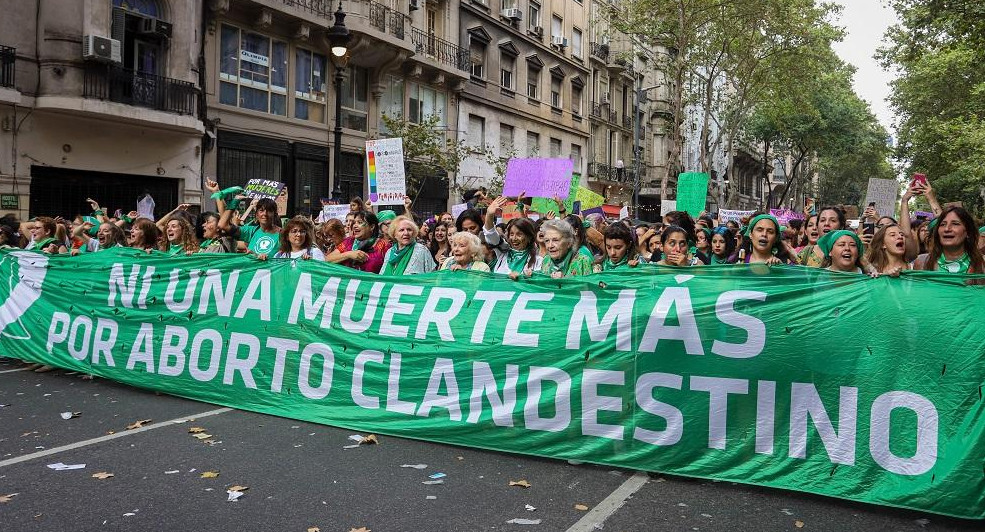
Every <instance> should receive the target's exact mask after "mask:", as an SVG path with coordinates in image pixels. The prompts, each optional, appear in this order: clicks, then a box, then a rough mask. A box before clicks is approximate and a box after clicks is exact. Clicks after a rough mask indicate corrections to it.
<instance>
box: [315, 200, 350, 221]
mask: <svg viewBox="0 0 985 532" xmlns="http://www.w3.org/2000/svg"><path fill="white" fill-rule="evenodd" d="M321 212H323V213H324V214H325V216H322V219H324V220H331V219H332V218H335V219H336V220H339V221H340V222H344V221H345V215H347V214H349V204H345V205H322V208H321Z"/></svg>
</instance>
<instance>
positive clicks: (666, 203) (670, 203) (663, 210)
mask: <svg viewBox="0 0 985 532" xmlns="http://www.w3.org/2000/svg"><path fill="white" fill-rule="evenodd" d="M676 210H677V200H663V201H661V202H660V216H667V213H670V212H674V211H676Z"/></svg>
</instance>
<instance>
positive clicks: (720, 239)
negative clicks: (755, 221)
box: [708, 225, 737, 266]
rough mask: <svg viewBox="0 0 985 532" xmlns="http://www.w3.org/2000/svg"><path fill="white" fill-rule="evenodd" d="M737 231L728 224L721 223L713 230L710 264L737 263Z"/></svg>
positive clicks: (709, 255)
mask: <svg viewBox="0 0 985 532" xmlns="http://www.w3.org/2000/svg"><path fill="white" fill-rule="evenodd" d="M735 248H736V244H735V233H734V232H733V231H732V230H731V229H729V228H728V227H727V226H724V225H720V226H718V227H716V228H715V230H714V231H712V234H711V247H710V249H709V253H708V258H709V262H708V264H709V265H711V266H714V265H716V264H735V261H736V260H737V258H736V256H735Z"/></svg>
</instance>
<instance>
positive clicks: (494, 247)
mask: <svg viewBox="0 0 985 532" xmlns="http://www.w3.org/2000/svg"><path fill="white" fill-rule="evenodd" d="M206 185H207V188H208V189H209V190H210V192H212V197H213V198H214V199H215V200H216V204H217V210H216V211H214V212H203V213H201V214H197V215H196V214H193V213H192V211H191V210H190V208H189V206H188V205H185V204H183V205H179V206H178V207H177V208H176V209H174V210H173V211H171V212H169V213H167V214H166V215H164V216H163V217H161V218H160V219H158V220H151V219H149V218H146V217H141V216H139V215H138V213H137V212H136V211H132V212H129V213H126V214H123V213H122V212H119V211H117V212H116V213H115V215H114V216H110V215H108V213H107V211H106V210H105V209H103V208H102V207H101V206H100V205H99V203H98V202H97V201H95V200H92V199H89V200H87V201H88V202H89V204H90V206H91V210H92V211H91V212H90V213H86V214H80V215H78V216H76V217H75V218H74V219H71V220H68V219H63V218H51V217H46V216H38V217H36V218H33V219H31V220H29V221H26V222H20V221H18V220H16V219H15V218H14V217H12V216H6V217H4V218H2V219H0V246H2V247H15V248H23V249H28V250H34V251H38V252H42V253H48V254H59V253H68V254H71V255H78V254H82V253H98V252H99V251H102V250H105V249H111V248H114V247H123V246H125V247H131V248H138V249H141V250H145V251H148V252H152V251H158V252H163V253H167V254H169V255H172V256H183V255H188V254H193V253H248V254H251V255H254V256H256V257H257V258H259V259H261V260H268V259H271V260H274V259H285V258H290V259H302V260H324V261H328V262H331V263H335V264H341V265H343V266H346V267H350V268H355V269H358V270H362V271H365V272H373V273H382V274H384V275H411V274H420V273H427V272H431V271H435V270H451V271H458V270H475V271H489V272H493V273H496V274H504V275H509V276H510V277H512V278H514V279H517V278H520V277H524V276H526V277H529V276H531V275H538V274H542V275H550V276H552V277H555V278H559V277H570V276H579V275H588V274H592V273H596V272H602V271H611V270H622V269H634V268H641V267H642V266H643V265H646V264H648V263H650V264H657V265H661V266H674V267H681V268H688V267H700V266H707V265H711V266H718V265H727V264H737V263H738V264H755V263H762V264H767V265H779V264H784V265H801V266H805V267H813V268H827V269H829V270H833V271H839V272H845V273H856V274H865V275H870V276H878V275H898V274H899V273H900V272H902V271H905V270H911V269H913V270H936V271H942V272H947V273H957V274H964V273H977V274H982V273H985V260H983V249H985V227H982V228H979V224H978V223H976V221H975V220H974V218H973V217H972V216H971V215H970V214H969V213H968V211H967V210H965V209H964V208H962V207H960V206H948V207H946V208H941V206H940V205H939V203H938V202H937V199H936V197H935V196H934V194H933V190H932V188H931V187H930V185H929V184H921V183H913V184H911V185H910V187H909V188H908V190H907V191H906V193H905V194H904V195H903V197H902V200H901V201H900V205H899V211H900V218H899V219H898V220H897V219H896V218H894V217H892V216H891V215H890V214H893V213H878V212H876V211H875V209H874V206H873V205H870V206H869V207H867V208H866V209H865V210H864V212H863V213H862V217H861V219H860V220H859V221H858V222H859V223H858V227H857V228H855V229H853V228H852V224H850V221H849V220H847V219H846V216H845V212H844V211H843V210H842V209H841V208H839V207H837V206H824V207H820V208H818V209H817V210H816V212H814V213H810V214H809V215H807V216H806V217H805V219H802V220H791V221H789V222H788V225H786V226H784V225H781V224H780V222H779V221H778V220H777V219H776V218H774V217H773V216H771V215H770V214H768V213H753V214H752V215H751V216H749V217H748V218H743V219H740V220H727V221H722V220H719V219H717V218H716V217H715V216H712V215H710V214H704V213H702V214H701V215H700V216H698V217H697V218H694V217H692V216H691V215H689V214H688V213H686V212H683V211H674V212H669V213H666V214H664V216H663V220H662V221H661V222H656V223H650V222H641V221H638V220H631V219H622V220H610V219H607V218H606V217H604V216H603V215H602V214H599V213H595V214H590V215H587V216H580V215H579V214H574V213H568V212H566V210H565V205H564V202H562V201H561V200H560V199H559V198H555V199H554V203H555V204H556V206H557V209H556V210H555V211H551V212H547V213H531V212H529V209H527V208H525V201H524V200H525V198H523V197H522V195H521V197H519V198H509V199H508V198H504V197H495V198H493V197H489V196H487V195H486V194H485V191H484V190H479V191H470V192H469V194H468V197H469V208H467V209H466V210H465V211H464V212H461V213H460V214H459V215H458V216H457V217H455V216H452V214H451V213H448V212H444V213H440V214H437V215H435V216H433V217H430V218H428V219H426V220H425V219H422V218H421V217H420V216H418V215H417V214H415V213H414V212H413V208H412V207H413V205H412V202H411V200H410V198H405V201H404V205H403V209H400V210H401V211H402V212H401V213H400V214H399V215H398V213H397V212H395V211H394V210H389V209H386V210H377V208H376V207H375V206H372V205H368V204H367V203H365V202H363V201H362V200H361V199H360V198H354V199H353V200H352V201H351V203H350V205H349V212H348V214H346V216H345V219H344V220H341V219H336V218H331V217H329V216H328V215H327V214H324V213H322V214H319V216H317V217H314V218H312V217H305V216H296V217H293V218H281V217H280V216H279V215H278V206H277V203H276V202H275V201H274V200H273V199H267V198H264V199H252V200H251V199H249V198H247V197H246V196H244V195H242V194H240V192H242V189H239V188H238V187H234V188H233V189H227V190H220V189H219V186H218V184H217V183H216V182H215V181H208V182H207V184H206ZM917 196H923V197H925V198H926V199H927V200H928V203H929V204H930V205H931V208H932V209H933V212H934V215H935V216H934V218H933V219H931V220H922V219H916V220H913V219H911V216H910V212H909V201H910V199H912V198H914V197H917ZM514 204H515V205H516V209H517V211H515V212H514V211H512V209H513V207H510V213H509V214H510V216H506V212H505V211H506V210H507V205H510V206H512V205H514ZM398 209H399V207H398ZM504 218H508V219H504Z"/></svg>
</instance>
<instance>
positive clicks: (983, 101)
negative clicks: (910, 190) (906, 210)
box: [879, 0, 985, 214]
mask: <svg viewBox="0 0 985 532" xmlns="http://www.w3.org/2000/svg"><path fill="white" fill-rule="evenodd" d="M891 5H892V7H893V8H894V9H895V10H896V12H897V14H898V15H899V19H900V23H899V24H897V25H896V26H894V27H893V28H891V29H890V30H889V31H888V32H887V36H886V37H887V44H886V46H885V47H883V48H882V49H881V50H880V52H879V58H880V59H881V61H882V62H883V65H884V66H885V67H886V68H887V69H894V70H896V71H898V72H899V77H898V78H897V79H896V80H895V81H894V82H893V84H892V93H891V95H890V103H891V104H892V106H893V109H894V110H895V111H896V115H897V120H898V123H897V137H898V142H897V149H896V154H895V155H896V158H897V159H898V160H899V162H900V163H901V165H902V166H904V167H905V168H906V169H907V170H910V171H917V172H924V173H926V174H927V175H928V178H929V179H930V180H931V182H932V183H933V185H934V188H935V189H936V190H937V194H938V197H940V198H941V199H942V200H945V201H961V202H963V203H964V204H965V206H966V207H968V208H971V209H972V210H975V211H977V212H978V213H979V214H981V213H982V211H983V205H985V70H983V69H982V65H983V64H985V3H982V2H980V1H977V0H947V1H944V0H921V1H917V0H893V1H892V2H891Z"/></svg>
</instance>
